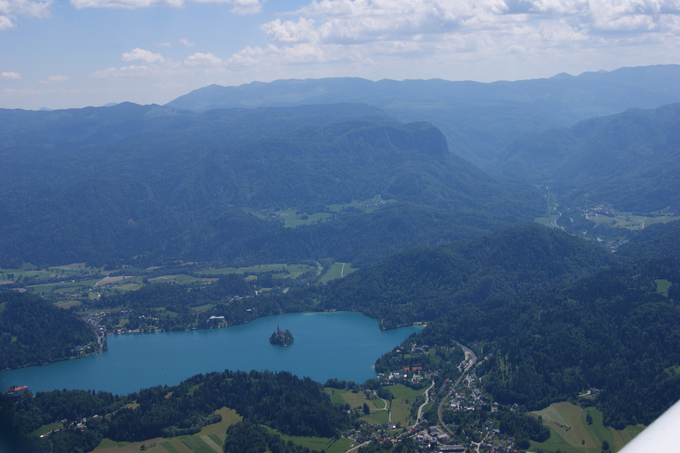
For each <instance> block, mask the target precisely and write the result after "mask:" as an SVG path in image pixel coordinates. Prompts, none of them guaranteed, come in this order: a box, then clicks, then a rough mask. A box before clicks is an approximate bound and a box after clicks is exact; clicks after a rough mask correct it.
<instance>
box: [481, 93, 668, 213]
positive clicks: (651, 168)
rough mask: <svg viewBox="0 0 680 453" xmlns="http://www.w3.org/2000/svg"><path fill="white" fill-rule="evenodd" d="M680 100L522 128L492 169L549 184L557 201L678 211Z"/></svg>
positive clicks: (645, 209)
mask: <svg viewBox="0 0 680 453" xmlns="http://www.w3.org/2000/svg"><path fill="white" fill-rule="evenodd" d="M679 157H680V104H670V105H666V106H663V107H659V108H657V109H656V110H642V109H633V110H629V111H626V112H624V113H621V114H618V115H613V116H607V117H601V118H591V119H588V120H585V121H582V122H580V123H578V124H576V125H574V126H573V127H571V128H569V129H552V130H548V131H546V132H543V133H542V134H534V135H530V134H529V135H526V136H524V137H522V138H520V139H518V140H516V141H514V142H513V143H512V144H510V145H509V146H508V147H507V148H506V149H505V150H504V151H503V153H501V154H500V155H499V156H498V159H497V161H496V163H495V164H494V166H493V167H491V169H490V171H491V172H492V173H494V174H498V175H503V176H507V177H512V178H515V179H518V180H521V181H527V182H531V183H533V184H541V185H545V186H550V188H551V191H553V192H555V193H557V194H559V195H561V201H563V202H564V201H567V203H570V204H572V205H573V204H578V205H579V206H583V207H586V206H587V205H588V203H590V204H591V205H592V204H596V203H606V204H610V205H612V206H613V207H614V208H616V209H618V210H621V211H633V212H643V213H650V212H654V211H659V210H663V209H666V208H670V209H671V211H674V212H679V211H680V196H679V195H678V194H680V185H679V183H678V181H679V179H678V175H679V174H680V159H679Z"/></svg>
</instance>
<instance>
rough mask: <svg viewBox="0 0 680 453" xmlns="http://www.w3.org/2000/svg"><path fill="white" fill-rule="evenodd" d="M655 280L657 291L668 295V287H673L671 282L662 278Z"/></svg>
mask: <svg viewBox="0 0 680 453" xmlns="http://www.w3.org/2000/svg"><path fill="white" fill-rule="evenodd" d="M654 281H655V282H656V292H657V293H659V294H663V295H664V296H666V297H668V288H670V287H671V282H669V281H668V280H662V279H659V280H654Z"/></svg>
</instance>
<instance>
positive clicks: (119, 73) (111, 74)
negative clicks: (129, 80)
mask: <svg viewBox="0 0 680 453" xmlns="http://www.w3.org/2000/svg"><path fill="white" fill-rule="evenodd" d="M152 74H153V69H152V68H149V67H148V66H146V65H141V66H135V65H131V66H126V67H122V68H108V69H101V70H99V71H95V72H93V73H92V74H91V77H93V78H95V79H118V78H123V77H145V76H149V75H152Z"/></svg>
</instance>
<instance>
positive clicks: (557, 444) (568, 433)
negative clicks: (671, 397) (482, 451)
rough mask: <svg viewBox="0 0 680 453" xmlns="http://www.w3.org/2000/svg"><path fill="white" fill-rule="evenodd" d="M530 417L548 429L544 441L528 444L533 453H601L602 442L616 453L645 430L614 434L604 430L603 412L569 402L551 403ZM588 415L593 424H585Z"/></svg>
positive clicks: (630, 428)
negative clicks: (558, 450) (605, 442)
mask: <svg viewBox="0 0 680 453" xmlns="http://www.w3.org/2000/svg"><path fill="white" fill-rule="evenodd" d="M530 415H532V416H534V417H539V416H540V417H541V418H542V420H543V424H544V425H545V426H547V427H548V428H549V429H550V438H549V439H548V440H547V441H545V442H542V443H538V442H531V450H532V451H536V450H537V449H539V448H541V449H543V450H545V451H555V450H556V449H558V448H559V449H560V450H562V451H564V452H566V453H600V452H601V451H602V442H603V441H607V442H608V443H609V448H610V450H611V451H612V452H616V451H619V450H620V449H621V448H623V446H624V445H625V444H627V443H628V442H630V441H631V440H632V439H633V437H635V436H636V435H638V434H639V433H640V432H641V431H642V430H643V429H644V427H643V426H627V427H626V429H624V430H623V431H617V430H615V429H614V428H610V427H605V426H603V424H602V412H600V411H598V410H597V409H596V408H595V407H587V408H585V409H584V408H582V407H580V406H575V405H574V404H571V403H569V402H562V403H554V404H551V405H550V406H549V407H547V408H545V409H543V410H541V411H536V412H531V413H530ZM588 415H590V416H591V417H592V424H588V422H587V421H586V417H587V416H588Z"/></svg>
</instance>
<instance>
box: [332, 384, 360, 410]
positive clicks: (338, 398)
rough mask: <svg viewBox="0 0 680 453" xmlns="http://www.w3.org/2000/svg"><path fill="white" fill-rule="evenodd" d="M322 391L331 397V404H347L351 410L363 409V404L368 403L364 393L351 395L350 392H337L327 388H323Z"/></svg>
mask: <svg viewBox="0 0 680 453" xmlns="http://www.w3.org/2000/svg"><path fill="white" fill-rule="evenodd" d="M324 391H325V392H326V393H327V394H329V395H330V396H331V402H333V403H337V404H349V407H351V408H352V409H356V408H360V407H364V404H365V403H369V401H368V400H367V399H366V395H364V392H357V393H352V391H351V390H339V389H332V388H328V387H326V388H324ZM369 407H370V405H369Z"/></svg>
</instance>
